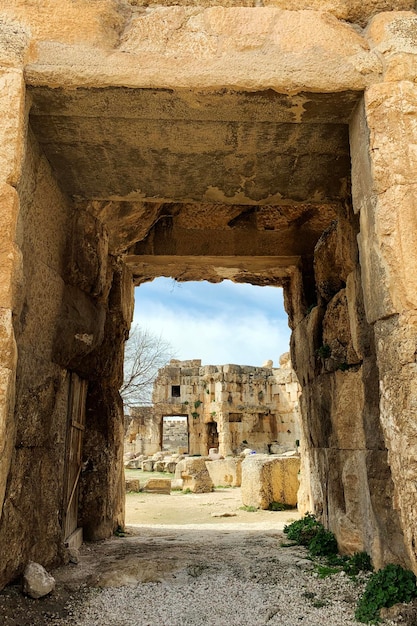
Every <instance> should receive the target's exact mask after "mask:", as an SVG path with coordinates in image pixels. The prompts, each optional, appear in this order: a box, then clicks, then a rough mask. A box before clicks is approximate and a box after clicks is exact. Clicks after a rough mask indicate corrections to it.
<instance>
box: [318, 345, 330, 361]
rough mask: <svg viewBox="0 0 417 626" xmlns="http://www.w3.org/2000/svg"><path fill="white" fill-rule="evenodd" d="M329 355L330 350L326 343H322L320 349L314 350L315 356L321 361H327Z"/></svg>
mask: <svg viewBox="0 0 417 626" xmlns="http://www.w3.org/2000/svg"><path fill="white" fill-rule="evenodd" d="M331 353H332V349H331V347H330V346H329V345H328V344H327V343H324V344H323V345H322V346H320V348H317V350H316V355H317V356H318V357H320V358H321V359H328V358H329V356H330V355H331Z"/></svg>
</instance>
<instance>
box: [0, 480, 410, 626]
mask: <svg viewBox="0 0 417 626" xmlns="http://www.w3.org/2000/svg"><path fill="white" fill-rule="evenodd" d="M145 496H149V494H136V495H135V496H133V495H129V496H128V497H127V500H126V512H127V520H128V521H129V523H130V524H131V525H130V526H129V527H128V529H129V534H128V535H127V536H126V537H121V538H118V537H113V538H111V539H109V540H107V541H102V542H98V543H94V544H84V545H83V546H82V548H81V551H80V558H79V563H78V564H77V565H75V564H69V565H67V566H65V567H61V568H59V569H57V570H55V571H53V572H52V574H53V575H54V577H55V579H56V581H57V584H56V589H55V591H54V592H53V593H52V594H50V595H49V596H47V597H45V598H43V599H41V600H32V599H30V598H27V597H25V596H23V595H22V593H21V585H20V583H19V582H17V583H16V584H14V585H11V586H9V587H7V588H6V589H4V590H3V591H2V592H0V626H241V625H244V626H278V625H279V626H295V625H297V626H299V625H300V624H301V625H302V626H323V625H324V626H339V625H343V626H351V625H352V626H353V625H354V624H357V622H355V620H354V611H355V606H356V601H357V598H358V596H359V595H360V594H361V592H362V590H363V587H364V584H365V583H364V580H362V581H360V582H356V583H355V582H353V581H352V580H350V579H349V578H348V577H347V576H346V575H344V574H337V575H334V576H331V577H328V578H325V579H320V578H319V577H318V576H317V572H316V571H315V570H314V565H312V563H311V561H308V560H307V559H306V556H307V555H306V551H305V550H304V549H303V548H301V547H299V546H297V547H284V546H282V543H283V542H284V543H285V540H286V537H285V535H284V534H283V533H282V530H283V527H284V525H285V523H288V522H290V521H292V520H293V519H296V518H298V517H299V515H298V513H297V511H286V512H271V511H258V512H256V513H249V512H246V511H244V510H243V511H242V509H241V508H240V507H241V500H240V492H239V490H224V492H223V493H221V492H216V493H211V494H191V495H187V496H183V495H180V494H176V495H173V496H171V497H170V496H166V495H161V496H157V495H153V496H152V497H145ZM223 515H226V517H223ZM230 515H233V516H232V517H230ZM413 610H414V613H413V616H414V617H413V616H412V617H411V621H409V620H406V619H402V620H398V621H399V623H401V624H402V625H403V626H405V625H406V624H408V625H409V626H411V625H413V626H416V624H417V617H416V616H417V608H416V607H414V609H413ZM413 619H414V621H412V620H413ZM385 624H386V625H390V624H394V622H393V621H386V622H385Z"/></svg>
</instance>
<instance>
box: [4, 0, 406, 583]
mask: <svg viewBox="0 0 417 626" xmlns="http://www.w3.org/2000/svg"><path fill="white" fill-rule="evenodd" d="M49 4H50V3H49V2H46V3H44V5H43V7H42V8H41V9H39V8H38V7H37V8H36V10H35V9H33V8H32V7H30V6H27V3H25V2H24V1H23V0H22V1H20V0H18V1H17V2H15V3H13V6H8V7H6V8H2V18H1V22H0V28H1V31H2V38H1V45H0V65H1V72H0V81H1V86H2V89H1V92H0V93H1V96H0V109H1V111H2V125H1V128H0V139H1V141H0V144H1V147H0V165H1V184H2V186H1V189H0V194H1V195H0V202H1V209H2V212H1V215H2V218H1V219H2V228H1V241H0V268H1V276H2V282H1V285H2V286H1V289H0V314H1V326H0V329H1V332H0V354H1V369H0V377H1V378H0V381H1V395H0V416H1V418H0V435H1V436H0V442H1V444H0V445H1V446H2V447H1V452H2V454H1V456H0V502H1V504H2V509H1V511H2V514H1V519H0V548H1V547H3V552H4V553H6V552H5V550H4V547H5V546H6V545H7V554H8V558H7V560H6V561H5V562H4V563H3V564H2V569H1V572H0V584H4V583H5V582H7V581H8V580H10V579H11V578H12V577H14V576H15V575H17V574H18V573H19V572H20V571H21V570H22V567H23V566H24V564H25V563H26V561H27V560H28V559H29V558H31V559H36V560H39V561H41V562H43V563H44V564H45V565H49V564H51V563H53V562H57V561H59V560H60V559H62V557H63V551H64V546H63V528H62V526H63V518H62V511H63V505H62V501H63V492H64V478H65V472H64V467H65V445H66V431H67V419H68V388H69V380H70V375H71V372H75V373H76V374H77V375H79V376H80V377H81V378H82V379H84V380H87V381H88V391H87V400H86V430H85V443H84V450H83V456H84V466H83V467H84V471H83V473H82V479H81V499H80V522H81V524H82V525H83V527H84V531H85V534H86V536H87V537H89V538H92V539H96V538H102V537H105V536H108V535H109V534H111V533H112V531H113V530H114V528H115V527H116V526H117V525H118V524H120V523H123V490H122V440H123V420H122V408H121V401H120V397H119V394H118V387H119V385H120V383H121V372H122V370H121V368H122V360H123V344H124V341H125V339H126V336H127V333H128V329H129V325H130V321H131V316H132V290H133V285H134V284H140V283H141V282H143V281H146V280H151V279H152V278H153V277H155V276H160V275H168V276H172V277H174V278H177V279H180V280H187V279H202V278H205V279H207V280H212V281H220V280H222V279H224V278H230V279H232V280H235V281H246V282H250V283H253V284H276V285H282V286H283V287H284V290H285V295H286V307H287V312H288V315H289V321H290V325H291V328H292V330H293V335H292V346H291V351H292V359H293V363H294V366H295V368H296V371H297V374H298V377H299V379H300V383H301V385H302V387H303V400H302V403H303V413H304V441H305V451H304V452H305V454H304V458H305V468H304V471H305V473H306V474H308V475H309V476H310V484H309V486H308V487H307V488H306V489H305V492H304V495H303V498H304V501H305V502H307V503H308V504H309V506H310V508H311V509H314V510H315V511H316V512H317V513H318V514H319V515H320V516H321V517H322V519H323V521H324V522H325V523H326V524H327V525H329V526H330V528H331V529H332V530H333V531H334V532H335V533H336V535H337V538H338V541H339V544H340V546H341V547H342V548H343V549H345V550H353V549H358V548H359V549H366V550H367V551H369V552H370V553H371V554H372V556H373V558H374V561H375V563H376V565H381V564H383V563H385V562H388V561H399V562H402V563H405V564H408V565H411V566H412V567H413V568H414V569H416V554H415V535H416V533H417V520H416V518H415V514H414V509H415V506H414V505H415V501H416V495H415V489H414V483H415V480H416V471H415V464H414V457H415V432H414V426H413V424H414V423H415V413H416V409H415V398H416V390H415V381H416V371H415V367H416V365H415V352H416V350H415V346H416V331H415V320H416V314H415V311H416V308H417V295H416V284H415V280H414V279H411V278H410V277H413V272H414V267H415V265H416V263H415V260H416V259H415V255H416V254H417V252H416V251H417V245H416V241H415V239H416V237H417V234H416V233H417V227H416V224H415V210H414V209H415V207H414V203H415V195H414V187H415V185H414V177H415V171H416V168H415V163H414V161H415V154H414V152H415V151H414V149H413V146H414V145H415V143H417V142H416V139H415V134H416V127H417V125H416V123H415V119H416V115H417V111H416V108H415V99H416V93H415V91H416V88H415V85H414V82H413V81H414V77H415V68H414V65H415V60H414V59H415V52H416V50H415V44H414V35H413V33H414V30H415V20H416V17H415V13H414V12H413V11H411V10H410V11H407V9H412V8H413V3H412V2H408V1H407V0H404V1H403V2H401V3H398V2H395V3H394V2H393V3H390V2H387V1H386V0H384V2H381V4H379V3H375V2H374V1H373V2H369V3H367V2H363V3H361V7H360V8H356V9H349V8H348V7H347V6H345V4H344V3H331V2H330V3H329V2H327V1H326V2H324V1H323V2H321V0H317V2H316V3H314V8H315V9H321V11H319V10H309V11H304V10H299V11H294V10H292V9H293V8H294V7H293V6H292V5H293V3H292V2H291V1H290V0H288V1H286V0H283V2H281V3H280V7H281V8H276V7H262V8H261V7H247V8H243V7H232V8H225V7H209V8H206V9H202V8H190V7H177V6H176V7H169V6H168V7H155V8H154V9H147V10H146V11H140V10H136V9H135V7H132V5H131V3H129V2H125V1H124V0H119V1H116V0H115V1H113V2H110V0H109V1H107V0H105V1H103V2H101V3H95V4H94V6H92V5H91V3H83V2H82V3H79V4H77V5H75V4H74V3H72V2H70V1H69V0H61V3H60V6H61V8H62V11H60V12H57V11H56V10H55V11H51V7H50V6H49ZM133 4H135V3H133ZM301 4H302V3H301ZM399 4H400V5H401V9H403V11H392V12H389V11H387V12H385V13H378V11H379V7H380V8H381V9H384V10H387V9H390V8H392V9H398V8H399ZM87 5H88V6H87ZM299 5H300V3H297V6H299ZM307 5H308V6H307ZM310 5H311V3H306V6H305V8H311V6H310ZM336 5H337V6H336ZM44 11H46V13H43V12H44ZM87 18H88V19H87ZM371 18H372V19H371ZM342 20H348V22H349V21H351V22H353V23H354V24H356V25H352V24H351V23H348V22H346V21H342ZM92 23H94V24H95V26H96V27H94V29H92V28H91V26H90V24H92ZM74 24H77V27H76V28H75V27H74ZM365 24H368V28H367V30H366V31H361V30H360V29H358V25H360V26H363V25H365ZM351 166H352V167H351ZM393 206H394V207H395V211H393V210H392V207H393ZM358 242H359V246H358Z"/></svg>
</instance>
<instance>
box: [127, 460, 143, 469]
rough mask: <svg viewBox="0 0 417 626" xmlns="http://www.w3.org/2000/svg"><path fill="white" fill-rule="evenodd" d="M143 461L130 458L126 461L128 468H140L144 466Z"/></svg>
mask: <svg viewBox="0 0 417 626" xmlns="http://www.w3.org/2000/svg"><path fill="white" fill-rule="evenodd" d="M142 463H143V461H142V460H140V459H130V460H129V461H125V467H126V469H139V468H142Z"/></svg>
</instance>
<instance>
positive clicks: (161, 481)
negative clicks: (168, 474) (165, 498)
mask: <svg viewBox="0 0 417 626" xmlns="http://www.w3.org/2000/svg"><path fill="white" fill-rule="evenodd" d="M142 491H144V492H146V493H163V494H168V495H169V494H170V493H171V481H170V479H169V478H149V480H147V481H146V483H145V484H144V486H143V488H142Z"/></svg>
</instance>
